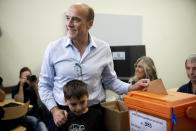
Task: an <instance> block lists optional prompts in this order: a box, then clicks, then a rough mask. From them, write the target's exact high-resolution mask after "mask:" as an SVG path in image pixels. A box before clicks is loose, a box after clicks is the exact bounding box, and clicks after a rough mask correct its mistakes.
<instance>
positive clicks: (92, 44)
mask: <svg viewBox="0 0 196 131" xmlns="http://www.w3.org/2000/svg"><path fill="white" fill-rule="evenodd" d="M89 37H90V42H89V46H90V47H95V48H96V47H97V44H96V43H95V41H94V39H93V37H92V36H91V34H90V33H89ZM64 45H65V47H68V46H73V44H72V41H71V39H70V38H69V37H67V39H65V43H64Z"/></svg>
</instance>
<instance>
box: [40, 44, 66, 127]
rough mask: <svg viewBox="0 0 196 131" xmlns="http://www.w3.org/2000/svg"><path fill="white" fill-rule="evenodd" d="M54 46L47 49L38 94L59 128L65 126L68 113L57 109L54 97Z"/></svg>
mask: <svg viewBox="0 0 196 131" xmlns="http://www.w3.org/2000/svg"><path fill="white" fill-rule="evenodd" d="M51 50H52V44H50V45H49V47H48V48H47V49H46V52H45V55H44V60H43V64H42V68H41V73H40V76H39V83H38V92H39V96H40V99H41V101H42V102H43V103H44V104H45V105H46V107H47V108H48V110H49V111H50V112H51V113H52V116H53V120H54V123H55V124H56V125H57V126H60V125H62V124H64V123H65V122H66V120H67V112H66V111H65V110H62V109H59V108H58V107H57V104H56V101H55V99H54V96H53V88H54V72H55V70H54V65H53V62H52V51H51Z"/></svg>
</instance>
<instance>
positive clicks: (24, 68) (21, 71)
mask: <svg viewBox="0 0 196 131" xmlns="http://www.w3.org/2000/svg"><path fill="white" fill-rule="evenodd" d="M25 71H29V72H30V73H31V70H30V69H29V68H28V67H23V68H22V69H20V77H21V75H22V73H23V72H25Z"/></svg>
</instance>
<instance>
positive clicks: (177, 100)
mask: <svg viewBox="0 0 196 131" xmlns="http://www.w3.org/2000/svg"><path fill="white" fill-rule="evenodd" d="M124 104H125V105H126V106H127V107H128V108H131V109H135V110H139V111H143V112H146V113H150V114H155V115H157V116H161V117H165V118H168V119H171V115H172V111H171V108H172V107H173V109H174V114H175V115H176V117H181V116H184V114H185V111H186V109H187V108H188V107H189V106H194V107H196V96H195V95H192V94H187V93H180V92H174V91H168V95H162V94H156V93H152V92H147V91H133V92H129V93H128V94H127V95H126V96H125V97H124Z"/></svg>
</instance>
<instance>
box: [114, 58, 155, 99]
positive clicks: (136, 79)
mask: <svg viewBox="0 0 196 131" xmlns="http://www.w3.org/2000/svg"><path fill="white" fill-rule="evenodd" d="M134 66H135V74H134V76H133V77H131V78H130V79H129V83H130V84H131V85H138V84H139V83H141V82H140V81H142V80H143V79H148V80H150V81H152V80H156V79H158V77H157V71H156V68H155V65H154V62H153V60H152V59H151V58H150V57H147V56H142V57H140V58H138V59H137V61H136V62H135V64H134ZM144 90H146V88H144ZM117 100H122V101H123V100H124V95H119V96H118V98H117Z"/></svg>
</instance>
